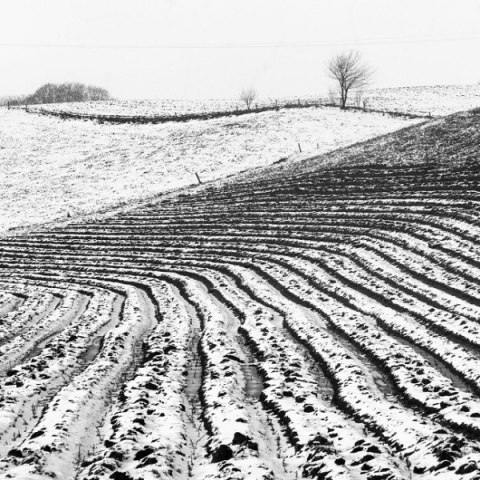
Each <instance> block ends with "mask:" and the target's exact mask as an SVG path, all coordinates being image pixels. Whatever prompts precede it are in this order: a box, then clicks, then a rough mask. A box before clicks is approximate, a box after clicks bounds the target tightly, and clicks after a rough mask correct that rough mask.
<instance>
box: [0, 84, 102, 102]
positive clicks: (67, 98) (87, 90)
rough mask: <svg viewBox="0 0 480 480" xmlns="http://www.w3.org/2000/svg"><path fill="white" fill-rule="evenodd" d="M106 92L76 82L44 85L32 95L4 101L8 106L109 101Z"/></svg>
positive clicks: (99, 88) (9, 98)
mask: <svg viewBox="0 0 480 480" xmlns="http://www.w3.org/2000/svg"><path fill="white" fill-rule="evenodd" d="M110 98H111V96H110V94H109V93H108V91H107V90H105V89H104V88H101V87H96V86H94V85H84V84H83V83H78V82H67V83H60V84H54V83H46V84H45V85H42V86H41V87H40V88H38V89H37V90H36V91H35V92H34V93H33V94H32V95H28V96H22V97H8V98H6V99H5V102H4V104H6V103H7V101H8V102H9V103H10V105H20V104H25V103H26V104H35V103H37V104H38V103H65V102H89V101H98V100H110Z"/></svg>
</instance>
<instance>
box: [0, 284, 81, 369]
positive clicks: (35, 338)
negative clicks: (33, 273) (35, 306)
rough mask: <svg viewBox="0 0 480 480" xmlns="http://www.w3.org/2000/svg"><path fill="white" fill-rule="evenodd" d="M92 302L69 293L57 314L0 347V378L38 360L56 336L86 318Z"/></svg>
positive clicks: (55, 311)
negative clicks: (27, 362)
mask: <svg viewBox="0 0 480 480" xmlns="http://www.w3.org/2000/svg"><path fill="white" fill-rule="evenodd" d="M89 301H90V299H89V298H88V297H87V296H86V295H83V294H81V293H78V292H76V291H74V290H70V291H67V292H66V294H65V296H64V297H63V298H62V300H61V302H60V303H59V305H58V307H57V308H56V309H55V310H54V311H52V312H51V313H49V314H48V315H45V316H43V317H42V318H40V319H38V320H37V322H36V323H34V324H33V325H32V326H31V327H30V328H28V329H23V330H22V331H21V332H20V333H19V334H18V335H17V336H15V338H14V339H13V340H11V341H10V342H8V343H5V344H3V345H2V346H0V376H3V375H5V373H6V372H7V371H8V370H10V369H11V368H12V367H13V366H15V365H16V364H18V363H19V362H21V361H28V359H30V358H33V357H34V356H37V355H38V354H39V353H40V352H41V351H42V350H43V349H44V348H45V346H46V345H47V344H48V343H49V342H50V341H51V340H52V339H53V338H54V337H55V336H56V335H58V334H59V333H61V332H62V331H63V330H64V329H65V328H66V327H67V326H68V325H69V324H72V323H75V322H76V321H77V320H78V319H79V318H80V317H81V316H82V315H83V313H84V312H85V310H86V308H87V306H88V303H89Z"/></svg>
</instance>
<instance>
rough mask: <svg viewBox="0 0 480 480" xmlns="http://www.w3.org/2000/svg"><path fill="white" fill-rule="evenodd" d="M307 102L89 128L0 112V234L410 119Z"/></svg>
mask: <svg viewBox="0 0 480 480" xmlns="http://www.w3.org/2000/svg"><path fill="white" fill-rule="evenodd" d="M412 123H413V122H412V121H406V120H404V119H401V118H392V117H389V116H383V115H381V114H366V113H362V112H351V111H349V112H342V111H339V110H337V109H331V108H308V109H291V110H281V111H279V112H264V113H260V114H249V115H243V116H241V117H238V118H222V119H216V120H210V121H190V122H188V123H167V124H162V125H129V124H124V125H107V124H104V125H98V124H96V123H93V122H90V121H78V120H61V119H58V118H52V117H45V116H38V115H35V114H31V113H25V112H24V111H22V110H7V109H6V108H1V109H0V212H1V215H0V231H2V230H3V231H5V229H7V228H11V227H19V226H28V225H31V224H38V223H43V222H46V221H52V220H55V219H59V218H65V217H66V216H67V215H71V216H72V217H74V216H75V217H76V216H78V215H81V214H85V213H92V212H96V211H99V210H102V209H106V208H109V207H112V206H115V205H117V204H119V203H122V202H123V203H126V202H131V201H136V200H141V199H145V198H148V197H151V196H153V195H157V194H159V193H161V192H166V191H169V190H172V189H175V188H180V187H185V186H188V185H192V184H195V183H196V182H197V180H196V176H195V173H198V175H199V176H200V178H201V180H202V181H207V180H212V179H216V178H220V177H224V176H226V175H229V174H233V173H236V172H240V171H243V170H246V169H249V168H255V167H263V166H265V165H269V164H271V163H273V162H275V161H277V160H279V159H281V158H285V157H290V156H292V155H295V152H297V156H298V157H301V156H300V155H298V151H299V147H298V143H300V147H301V148H302V151H303V156H311V155H314V154H320V153H325V152H328V151H330V150H333V149H336V148H340V147H344V146H346V145H349V144H351V143H354V142H359V141H363V140H366V139H368V138H372V137H375V136H377V135H381V134H385V133H388V132H391V131H394V130H397V129H399V128H402V127H404V126H407V125H410V124H412Z"/></svg>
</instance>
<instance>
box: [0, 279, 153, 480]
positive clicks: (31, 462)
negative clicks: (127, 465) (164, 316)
mask: <svg viewBox="0 0 480 480" xmlns="http://www.w3.org/2000/svg"><path fill="white" fill-rule="evenodd" d="M124 288H125V292H126V298H125V304H124V308H123V315H122V319H121V320H120V322H119V323H118V325H117V326H116V327H115V328H113V329H112V330H111V331H110V332H109V333H108V334H107V335H106V337H105V339H104V343H103V346H102V349H101V351H100V353H99V355H98V356H97V357H96V359H95V361H94V362H93V363H92V364H90V365H89V366H88V367H87V368H86V369H84V370H83V371H82V372H81V373H79V374H78V375H76V376H75V377H74V378H73V379H72V380H71V381H70V382H69V383H67V384H66V385H65V386H63V387H62V388H61V389H60V390H59V391H58V392H57V393H56V394H55V396H54V397H53V398H52V400H51V402H50V404H49V405H48V406H47V407H46V409H45V411H44V412H43V415H42V417H41V418H40V420H39V421H38V423H37V424H36V425H35V428H34V430H33V431H32V432H31V433H30V434H29V436H28V437H27V438H26V439H25V440H24V441H23V442H22V443H21V444H20V445H18V446H17V447H16V448H13V449H11V450H10V451H9V455H8V457H5V458H4V459H2V461H1V462H0V469H2V470H3V471H6V472H8V475H9V478H26V477H28V478H32V479H36V478H38V479H40V478H45V477H46V476H51V475H52V473H54V474H55V475H57V476H59V475H61V476H62V478H72V477H73V476H75V475H76V473H77V472H78V471H79V469H80V461H79V457H80V459H81V458H82V457H83V456H84V455H85V454H86V453H87V452H88V450H89V449H90V447H91V445H93V444H94V439H95V437H96V425H95V422H92V421H91V420H90V419H94V418H102V416H103V412H104V411H105V408H106V407H107V406H108V403H109V402H110V401H111V396H110V392H111V391H112V390H113V389H114V388H115V386H116V385H117V384H118V383H119V382H121V381H122V375H124V373H125V372H126V371H127V370H128V368H129V367H130V365H131V362H132V358H133V355H134V354H133V350H134V347H135V344H136V342H137V341H138V340H139V339H140V338H141V337H142V335H143V334H144V333H145V332H146V331H147V330H148V329H149V328H151V327H152V325H153V323H154V314H153V312H152V311H151V307H150V300H149V299H148V297H147V296H146V295H145V294H144V293H143V292H142V291H141V290H138V289H136V288H135V287H130V286H125V287H124Z"/></svg>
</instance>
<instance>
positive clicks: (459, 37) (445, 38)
mask: <svg viewBox="0 0 480 480" xmlns="http://www.w3.org/2000/svg"><path fill="white" fill-rule="evenodd" d="M468 40H480V33H471V34H442V35H436V36H423V37H422V36H419V37H397V38H373V39H360V40H355V39H350V40H335V41H328V42H303V43H302V42H289V43H283V42H279V43H237V44H227V43H225V44H194V43H191V44H158V45H155V44H152V45H134V44H53V43H39V44H35V43H0V48H55V49H99V50H101V49H108V50H121V49H125V50H127V49H131V50H180V49H186V50H187V49H188V50H189V49H242V48H246V49H250V48H312V47H340V46H347V45H389V44H407V43H438V42H451V41H468Z"/></svg>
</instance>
